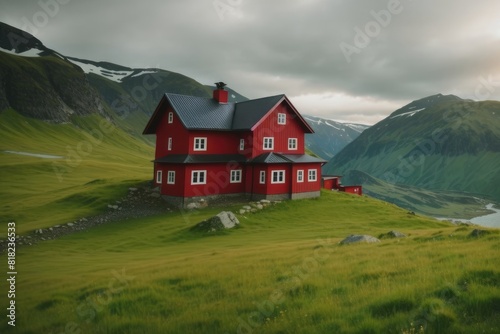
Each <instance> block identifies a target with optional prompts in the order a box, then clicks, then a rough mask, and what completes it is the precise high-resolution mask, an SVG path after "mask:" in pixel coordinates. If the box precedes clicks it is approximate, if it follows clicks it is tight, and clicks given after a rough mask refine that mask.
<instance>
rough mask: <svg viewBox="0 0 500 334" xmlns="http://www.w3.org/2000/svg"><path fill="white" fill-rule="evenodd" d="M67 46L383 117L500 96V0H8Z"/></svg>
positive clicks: (38, 32)
mask: <svg viewBox="0 0 500 334" xmlns="http://www.w3.org/2000/svg"><path fill="white" fill-rule="evenodd" d="M0 1H1V4H0V6H1V7H0V21H3V22H5V23H7V24H10V25H13V26H15V27H18V28H23V29H25V30H27V31H28V32H30V33H32V34H33V35H35V36H36V37H37V38H38V39H40V40H41V41H42V42H43V43H44V44H45V45H46V46H47V47H49V48H52V49H54V50H56V51H58V52H60V53H62V54H64V55H67V56H75V57H79V58H85V59H90V60H104V61H109V62H113V63H117V64H120V65H124V66H129V67H158V68H163V69H166V70H170V71H174V72H179V73H182V74H185V75H187V76H190V77H192V78H194V79H195V80H197V81H199V82H201V83H203V84H213V83H214V82H216V81H224V82H226V83H227V84H228V85H229V86H230V87H231V88H233V89H235V90H236V91H238V92H239V93H241V94H243V95H245V96H247V97H249V98H258V97H264V96H269V95H275V94H280V93H285V94H286V95H287V96H288V97H289V98H290V100H291V101H292V103H294V105H295V106H296V107H297V109H298V110H299V111H300V112H301V113H303V114H310V115H318V116H323V117H327V118H333V119H337V120H344V121H351V122H360V123H366V124H373V123H375V122H377V121H379V120H381V119H382V118H384V117H386V116H387V115H388V114H390V113H391V112H393V111H394V110H396V109H397V108H399V107H401V106H403V105H404V104H407V103H409V102H411V101H412V100H416V99H419V98H422V97H425V96H428V95H433V94H437V93H443V94H455V95H458V96H460V97H462V98H470V99H474V100H484V99H493V100H500V1H498V0H488V1H486V0H484V1H483V0H477V1H470V0H442V1H431V0H400V1H397V0H380V1H379V0H359V1H355V0H345V1H342V0H330V1H328V0H289V1H285V0H215V1H214V0H177V1H174V0H151V1H148V0H144V1H137V0H86V1H77V0H39V1H24V0H0Z"/></svg>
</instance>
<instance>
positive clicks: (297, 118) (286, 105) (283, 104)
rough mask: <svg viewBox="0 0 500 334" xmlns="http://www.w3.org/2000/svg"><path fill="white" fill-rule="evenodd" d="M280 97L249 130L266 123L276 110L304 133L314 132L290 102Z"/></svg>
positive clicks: (284, 97)
mask: <svg viewBox="0 0 500 334" xmlns="http://www.w3.org/2000/svg"><path fill="white" fill-rule="evenodd" d="M282 97H283V99H282V100H281V101H280V103H278V104H277V105H275V106H274V107H273V108H272V109H270V110H268V111H267V113H266V114H265V115H264V116H262V117H261V118H260V119H259V120H258V122H257V123H256V124H254V125H253V126H252V128H251V130H252V131H253V130H255V129H256V128H257V127H258V126H259V125H261V124H262V123H264V122H266V121H267V119H268V118H269V117H271V115H273V113H275V112H276V109H281V110H283V111H286V112H287V113H289V114H290V115H291V116H292V119H293V121H294V122H296V124H297V125H298V126H299V127H300V128H301V129H302V130H303V131H304V133H314V130H313V129H312V128H311V126H310V125H309V123H307V122H306V120H305V119H304V118H303V117H302V115H300V113H299V112H298V111H297V109H295V107H294V106H293V104H292V103H291V102H290V100H289V99H288V98H287V97H286V96H285V95H282ZM268 123H269V122H268ZM272 125H274V124H272Z"/></svg>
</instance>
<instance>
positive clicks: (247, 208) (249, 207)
mask: <svg viewBox="0 0 500 334" xmlns="http://www.w3.org/2000/svg"><path fill="white" fill-rule="evenodd" d="M243 209H245V210H251V209H252V207H251V206H250V205H245V206H243Z"/></svg>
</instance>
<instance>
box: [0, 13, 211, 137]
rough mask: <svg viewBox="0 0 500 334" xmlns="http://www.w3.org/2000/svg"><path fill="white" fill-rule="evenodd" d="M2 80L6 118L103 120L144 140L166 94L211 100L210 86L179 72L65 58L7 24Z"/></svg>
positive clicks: (0, 99) (0, 34)
mask: <svg viewBox="0 0 500 334" xmlns="http://www.w3.org/2000/svg"><path fill="white" fill-rule="evenodd" d="M0 78H1V79H0V112H1V111H3V110H6V109H10V108H11V109H14V110H15V111H16V112H18V113H19V114H21V115H23V116H26V117H31V118H35V119H39V120H45V121H50V122H54V123H67V122H71V121H72V120H71V119H72V116H75V115H77V116H86V115H92V114H99V115H100V116H102V117H104V118H106V119H108V120H110V121H112V122H113V123H115V124H116V125H119V126H120V127H122V128H123V129H125V130H126V131H127V132H129V133H130V134H132V135H134V136H137V137H139V138H141V140H145V139H144V138H142V137H143V136H141V132H142V128H143V127H144V124H146V123H147V120H148V119H149V116H150V115H151V113H152V112H153V111H154V109H155V108H156V105H157V103H158V101H159V100H160V98H161V96H162V94H164V93H165V92H174V93H179V94H186V95H196V96H210V95H211V91H210V90H209V89H208V88H207V87H205V86H204V85H202V84H200V83H198V82H196V81H195V80H193V79H191V78H188V77H186V76H184V75H181V74H178V73H175V72H170V71H166V70H162V69H157V68H144V69H132V68H129V67H124V66H120V65H116V64H112V63H109V62H95V61H91V60H85V59H79V58H75V57H67V56H64V55H62V54H60V53H58V52H56V51H54V50H51V49H49V48H47V47H46V46H44V45H43V43H42V42H41V41H40V40H38V39H36V38H35V37H34V36H32V35H30V34H28V33H26V32H24V31H22V30H19V29H17V28H15V27H12V26H9V25H7V24H4V23H1V22H0Z"/></svg>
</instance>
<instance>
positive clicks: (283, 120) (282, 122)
mask: <svg viewBox="0 0 500 334" xmlns="http://www.w3.org/2000/svg"><path fill="white" fill-rule="evenodd" d="M278 124H280V125H285V124H286V114H285V113H281V112H279V113H278Z"/></svg>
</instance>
